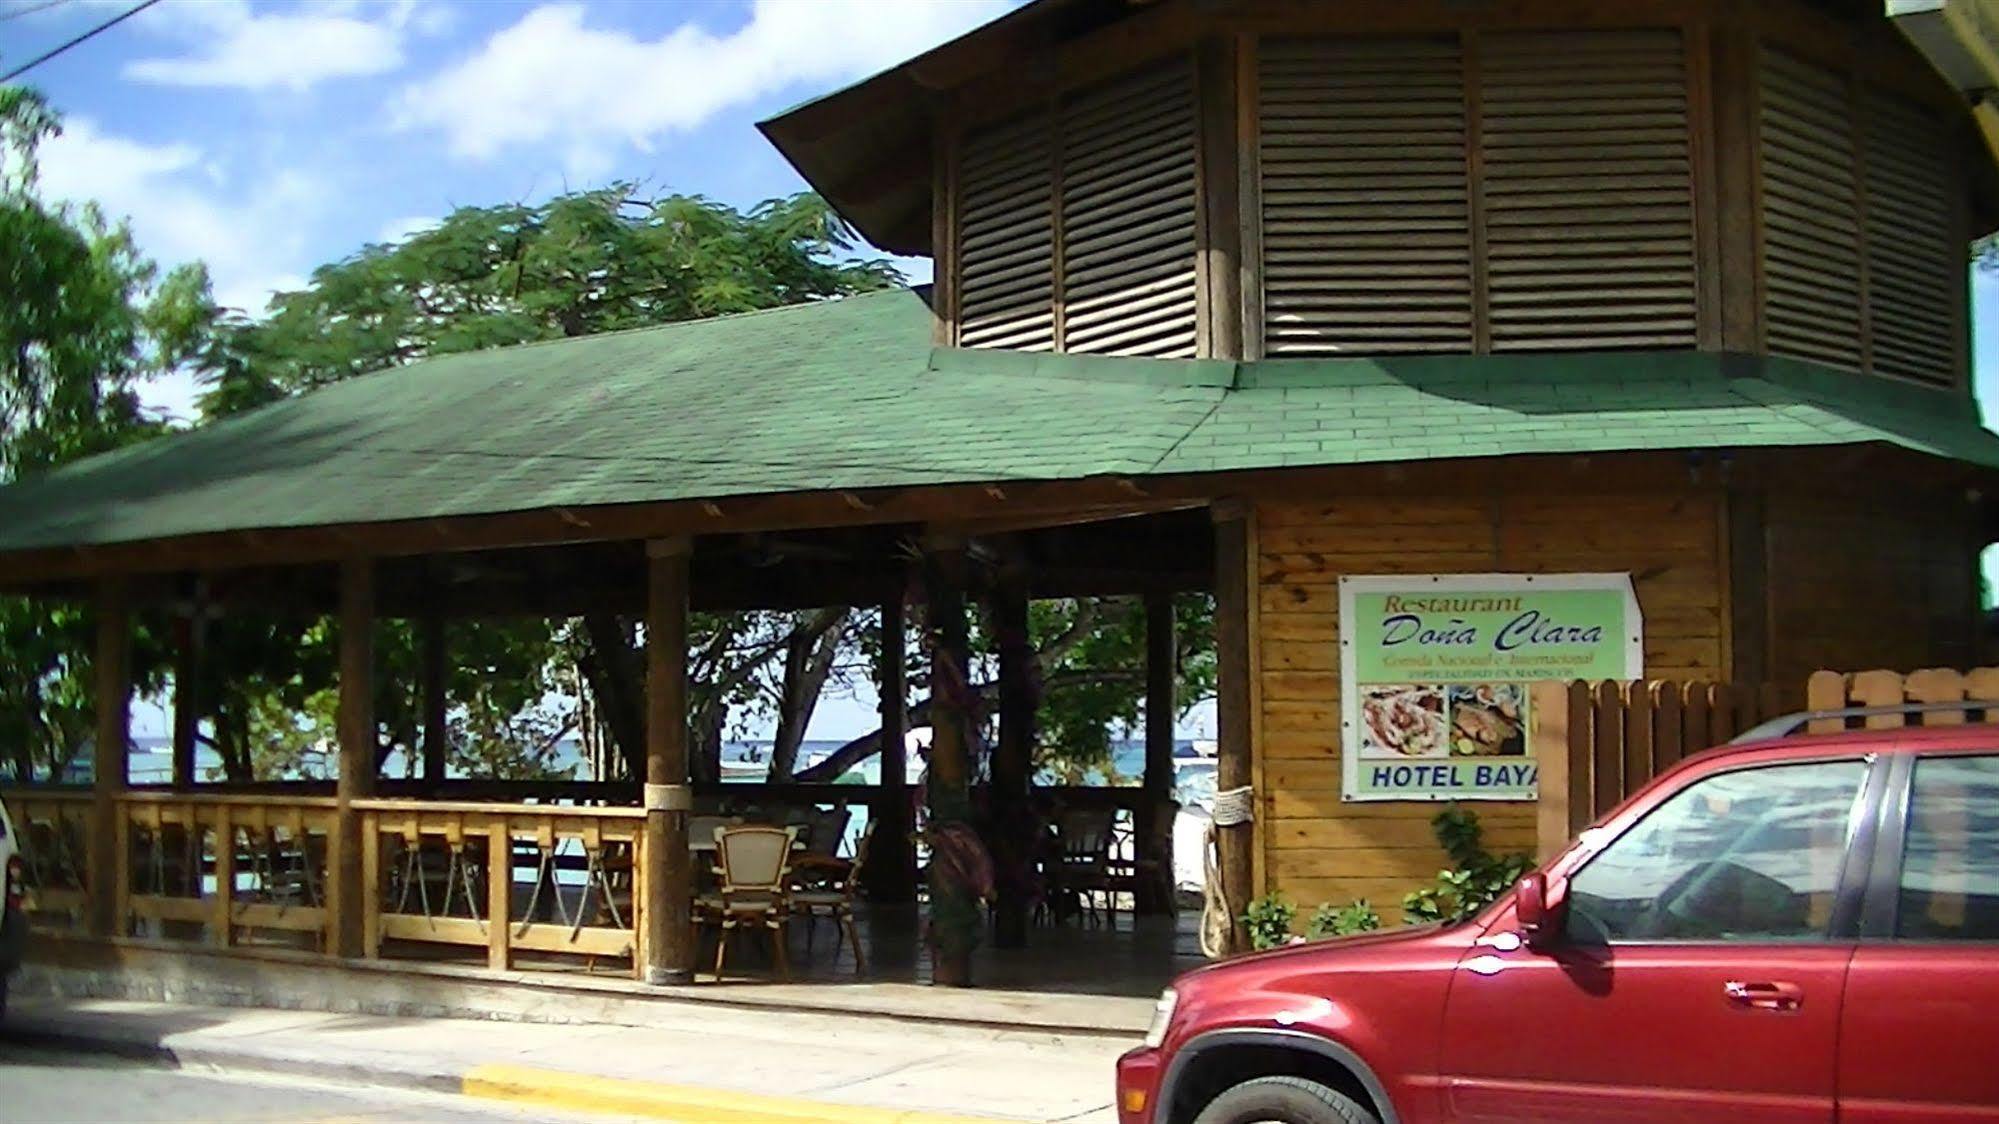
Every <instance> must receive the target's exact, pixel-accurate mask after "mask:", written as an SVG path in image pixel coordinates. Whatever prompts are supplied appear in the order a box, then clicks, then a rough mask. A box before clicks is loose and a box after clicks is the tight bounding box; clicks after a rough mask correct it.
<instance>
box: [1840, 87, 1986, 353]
mask: <svg viewBox="0 0 1999 1124" xmlns="http://www.w3.org/2000/svg"><path fill="white" fill-rule="evenodd" d="M1861 147H1862V150H1863V152H1864V158H1863V163H1862V167H1863V169H1864V172H1863V179H1864V181H1865V183H1866V187H1867V193H1866V211H1867V338H1868V356H1869V359H1870V360H1871V362H1872V365H1873V369H1874V370H1875V371H1876V372H1878V373H1880V374H1884V375H1896V376H1899V377H1902V378H1908V379H1917V380H1920V381H1923V382H1934V383H1940V384H1943V385H1946V386H1948V385H1954V384H1955V383H1956V381H1957V370H1956V368H1957V347H1956V332H1957V328H1956V314H1957V304H1958V302H1959V301H1960V300H1962V299H1963V293H1962V291H1961V288H1962V286H1963V284H1964V281H1963V277H1964V258H1965V251H1964V248H1963V247H1962V246H1960V245H1958V244H1957V238H1956V237H1955V231H1956V229H1957V217H1956V213H1955V210H1954V208H1953V207H1952V205H1951V199H1950V195H1949V191H1950V185H1951V183H1952V182H1953V181H1954V180H1955V179H1956V176H1955V175H1954V172H1953V169H1952V168H1951V166H1950V152H1951V145H1950V137H1949V134H1948V132H1947V131H1946V129H1945V126H1944V124H1943V123H1942V122H1941V121H1939V120H1938V119H1937V118H1936V116H1935V115H1934V114H1933V113H1931V112H1930V111H1927V110H1925V109H1922V108H1920V107H1918V106H1916V105H1913V104H1911V103H1909V102H1906V101H1903V100H1902V99H1900V98H1896V97H1893V96H1891V95H1888V94H1884V93H1879V92H1876V91H1868V92H1866V93H1865V94H1863V96H1862V100H1861Z"/></svg>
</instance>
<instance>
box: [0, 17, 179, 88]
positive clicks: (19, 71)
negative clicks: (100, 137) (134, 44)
mask: <svg viewBox="0 0 1999 1124" xmlns="http://www.w3.org/2000/svg"><path fill="white" fill-rule="evenodd" d="M159 2H160V0H140V2H139V3H137V4H135V5H133V6H132V7H130V8H128V9H126V10H125V12H124V14H122V15H117V16H113V17H111V18H110V19H108V20H105V21H104V22H103V23H100V24H98V25H97V26H96V27H93V28H91V29H90V30H89V31H86V32H84V33H83V34H82V35H79V36H77V37H76V38H74V39H72V40H70V41H69V42H67V43H64V44H62V45H61V46H59V47H56V48H55V49H53V50H50V51H45V52H43V53H42V54H41V55H39V56H38V57H36V58H32V59H29V60H28V61H27V62H25V63H22V64H21V65H20V66H17V67H15V68H14V69H12V70H10V71H8V72H7V73H5V74H0V82H12V81H13V80H14V79H16V78H19V77H20V76H21V75H23V74H26V73H27V72H29V71H30V70H33V69H35V68H36V67H38V66H40V65H42V64H43V63H45V62H47V61H49V60H50V59H52V58H54V57H56V56H57V55H59V54H62V53H63V52H64V51H67V50H69V49H70V48H71V47H74V46H76V45H77V44H78V43H82V42H84V41H86V40H89V39H94V38H96V37H97V36H99V35H102V34H103V33H105V32H107V31H109V30H111V29H112V28H114V27H117V26H118V25H119V24H121V23H124V22H125V21H126V20H128V19H131V18H132V17H133V16H136V15H138V14H139V13H140V12H143V11H145V10H146V9H147V8H150V7H152V6H153V5H155V4H157V3H159Z"/></svg>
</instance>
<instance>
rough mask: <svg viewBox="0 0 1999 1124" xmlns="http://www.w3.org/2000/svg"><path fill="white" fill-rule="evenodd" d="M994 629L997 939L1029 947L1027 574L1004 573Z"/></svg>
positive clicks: (1032, 702) (1032, 700)
mask: <svg viewBox="0 0 1999 1124" xmlns="http://www.w3.org/2000/svg"><path fill="white" fill-rule="evenodd" d="M993 632H994V634H995V637H996V638H997V639H998V641H999V745H998V746H996V747H995V748H994V750H993V764H992V836H993V837H992V838H991V839H990V840H988V845H989V846H990V847H991V848H992V852H993V866H994V870H995V875H996V879H997V885H996V886H995V890H996V891H997V898H996V901H995V903H994V907H993V944H994V945H995V946H997V947H999V948H1025V947H1027V904H1028V890H1029V884H1028V871H1029V870H1030V869H1031V864H1032V862H1033V858H1034V856H1033V854H1032V848H1033V846H1034V842H1035V841H1034V840H1033V839H1032V838H1031V837H1030V836H1029V834H1028V830H1027V829H1028V828H1029V827H1030V826H1031V817H1030V815H1029V808H1028V799H1027V794H1028V782H1029V780H1030V778H1032V777H1033V775H1034V743H1035V717H1036V715H1035V711H1036V710H1037V709H1038V706H1039V702H1038V699H1037V698H1036V695H1037V692H1036V690H1035V684H1034V641H1033V638H1032V637H1030V636H1029V635H1028V632H1027V582H1026V575H1025V574H1022V573H1020V572H1018V571H1015V570H1010V571H1008V572H1007V573H1005V574H1003V575H1001V577H1000V582H999V588H998V589H997V590H996V591H995V592H994V595H993Z"/></svg>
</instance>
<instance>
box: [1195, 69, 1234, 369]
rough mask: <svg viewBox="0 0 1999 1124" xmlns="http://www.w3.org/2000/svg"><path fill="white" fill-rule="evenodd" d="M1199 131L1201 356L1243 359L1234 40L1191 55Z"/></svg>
mask: <svg viewBox="0 0 1999 1124" xmlns="http://www.w3.org/2000/svg"><path fill="white" fill-rule="evenodd" d="M1195 66H1196V70H1197V72H1198V73H1197V75H1196V87H1195V89H1196V91H1197V94H1196V96H1197V98H1198V111H1197V112H1198V121H1197V124H1198V128H1199V130H1200V154H1199V160H1198V162H1197V163H1198V166H1199V169H1200V171H1199V175H1200V198H1201V208H1200V218H1199V229H1200V246H1201V256H1200V263H1201V277H1202V282H1203V283H1202V299H1203V303H1204V305H1205V310H1204V315H1203V316H1202V317H1201V321H1200V327H1201V330H1200V333H1199V334H1200V336H1201V337H1202V342H1203V343H1204V344H1205V347H1204V348H1203V349H1202V352H1201V354H1202V355H1203V356H1204V357H1207V358H1213V359H1240V358H1242V357H1243V299H1242V270H1241V264H1242V219H1241V209H1242V196H1241V189H1240V183H1239V181H1238V179H1237V167H1238V165H1239V163H1240V160H1241V152H1242V148H1243V143H1242V137H1241V135H1240V132H1239V131H1238V130H1239V125H1240V120H1241V114H1240V112H1239V108H1238V102H1239V99H1240V97H1241V94H1240V91H1239V89H1238V83H1237V79H1238V65H1237V58H1236V40H1235V37H1234V36H1232V35H1217V36H1211V37H1209V38H1207V39H1204V40H1202V41H1201V43H1200V45H1199V47H1198V48H1197V49H1196V52H1195Z"/></svg>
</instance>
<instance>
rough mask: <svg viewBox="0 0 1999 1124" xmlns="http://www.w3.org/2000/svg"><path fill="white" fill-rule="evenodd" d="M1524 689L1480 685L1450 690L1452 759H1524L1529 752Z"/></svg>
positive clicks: (1494, 684) (1498, 685)
mask: <svg viewBox="0 0 1999 1124" xmlns="http://www.w3.org/2000/svg"><path fill="white" fill-rule="evenodd" d="M1523 695H1524V688H1522V687H1521V686H1520V684H1518V683H1480V684H1476V685H1464V686H1453V687H1451V689H1450V713H1451V756H1453V757H1521V756H1524V755H1525V754H1526V753H1527V731H1526V723H1525V722H1524V721H1523V719H1522V717H1521V716H1522V715H1523V714H1524V713H1525V712H1526V708H1525V705H1524V703H1525V699H1524V698H1523Z"/></svg>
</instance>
